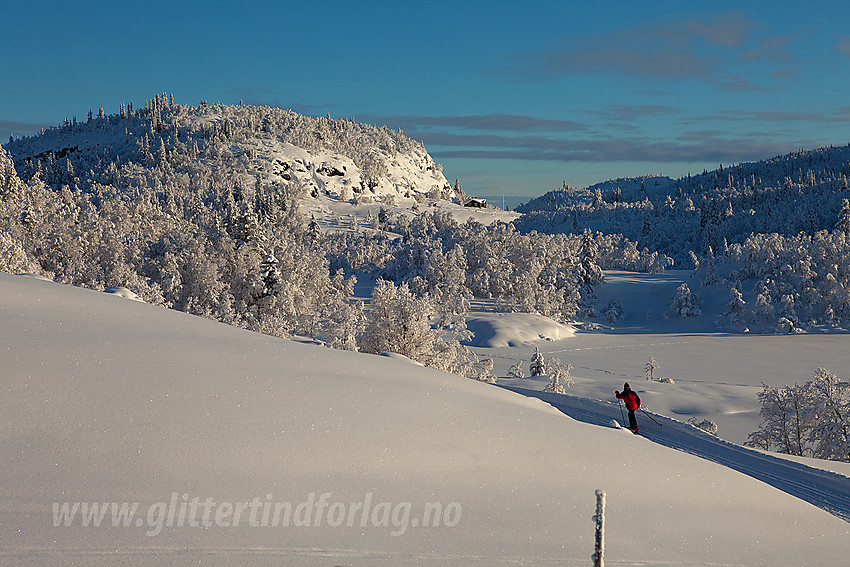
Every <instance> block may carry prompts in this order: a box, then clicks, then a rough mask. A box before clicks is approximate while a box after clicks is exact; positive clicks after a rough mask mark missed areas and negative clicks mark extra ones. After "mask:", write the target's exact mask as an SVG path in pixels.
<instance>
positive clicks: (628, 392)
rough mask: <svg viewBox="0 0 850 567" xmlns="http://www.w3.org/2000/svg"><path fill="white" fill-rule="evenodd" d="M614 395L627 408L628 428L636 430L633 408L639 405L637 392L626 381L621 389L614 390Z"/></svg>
mask: <svg viewBox="0 0 850 567" xmlns="http://www.w3.org/2000/svg"><path fill="white" fill-rule="evenodd" d="M614 395H616V396H617V399H618V400H623V402H624V403H625V404H626V409H627V410H629V429H631V430H632V431H634V432H635V433H637V432H638V424H637V420H636V419H635V410H636V409H638V408H639V407H640V397H639V396H638V395H637V393H636V392H635V391H634V390H632V389H631V388H630V387H629V383H628V382H626V383H625V384H623V391H622V392H620V391H619V390H614Z"/></svg>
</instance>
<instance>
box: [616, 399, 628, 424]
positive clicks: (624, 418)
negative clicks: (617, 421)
mask: <svg viewBox="0 0 850 567" xmlns="http://www.w3.org/2000/svg"><path fill="white" fill-rule="evenodd" d="M617 405H618V406H620V417H621V418H622V419H623V423H626V415H625V414H624V413H623V400H617Z"/></svg>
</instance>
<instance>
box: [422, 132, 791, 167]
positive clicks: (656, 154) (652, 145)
mask: <svg viewBox="0 0 850 567" xmlns="http://www.w3.org/2000/svg"><path fill="white" fill-rule="evenodd" d="M502 145H504V146H513V147H495V146H494V145H490V146H489V147H470V148H459V149H437V150H432V151H431V153H432V154H433V155H434V157H435V158H437V159H446V158H480V159H518V160H525V161H541V160H549V161H562V162H618V161H640V162H645V163H671V162H681V163H689V162H690V163H693V162H701V163H704V162H712V161H716V162H718V163H722V162H736V161H741V160H748V159H753V160H755V159H761V158H763V157H765V156H773V155H778V154H782V153H785V152H787V151H789V149H790V148H789V147H788V146H787V144H783V143H774V142H764V141H759V140H752V139H749V138H738V139H736V138H720V137H706V138H702V139H699V138H695V139H694V141H693V142H682V141H675V140H674V141H657V140H651V139H648V138H628V139H616V140H613V139H609V140H597V139H593V140H589V139H585V140H557V141H556V140H539V139H538V140H512V141H510V142H509V141H503V143H502Z"/></svg>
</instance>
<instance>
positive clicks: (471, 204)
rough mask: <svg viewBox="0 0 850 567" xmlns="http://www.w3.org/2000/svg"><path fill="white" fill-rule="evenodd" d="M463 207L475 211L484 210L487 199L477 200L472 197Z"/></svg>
mask: <svg viewBox="0 0 850 567" xmlns="http://www.w3.org/2000/svg"><path fill="white" fill-rule="evenodd" d="M463 206H464V207H475V208H477V209H485V208H487V199H479V198H477V197H472V198H470V199H469V200H468V201H467V202H466V203H464V204H463Z"/></svg>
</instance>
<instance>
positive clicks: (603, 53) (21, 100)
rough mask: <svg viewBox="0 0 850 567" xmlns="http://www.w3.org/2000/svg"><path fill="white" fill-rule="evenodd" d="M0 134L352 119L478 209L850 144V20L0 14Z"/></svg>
mask: <svg viewBox="0 0 850 567" xmlns="http://www.w3.org/2000/svg"><path fill="white" fill-rule="evenodd" d="M0 14H2V18H0V40H2V42H3V48H4V53H5V57H4V61H3V62H2V64H0V85H2V87H0V132H5V134H3V138H2V139H3V140H5V139H7V136H8V133H9V132H15V133H16V134H27V133H31V132H33V131H37V130H38V129H39V128H41V127H42V126H51V125H56V124H59V123H60V122H61V121H62V119H63V118H65V117H68V118H71V117H73V116H76V117H78V119H83V118H84V117H85V116H86V114H87V113H88V111H89V109H92V110H94V111H95V112H97V109H98V108H99V107H103V108H104V109H105V111H106V112H107V113H116V112H118V110H119V105H120V103H121V102H133V103H134V104H135V105H143V104H144V101H145V100H148V99H150V98H151V97H152V96H153V95H154V94H155V93H159V92H168V93H173V94H174V97H175V101H176V102H178V103H185V104H193V105H194V104H197V103H198V102H199V101H200V100H201V99H206V100H208V101H211V102H215V101H220V102H224V103H238V102H239V101H240V100H243V101H244V102H246V103H254V104H269V105H274V106H281V107H284V108H292V109H293V110H296V111H298V112H301V113H304V114H311V115H317V114H330V115H331V116H333V117H353V118H355V119H357V120H359V121H362V122H368V123H373V124H379V125H384V124H385V125H388V126H390V127H393V128H401V129H403V130H404V131H405V133H406V134H408V135H410V136H411V137H414V138H417V139H420V140H422V141H423V142H424V143H425V145H426V147H427V148H428V150H429V151H430V152H431V154H432V155H433V156H434V158H435V159H436V160H437V161H438V162H439V163H442V164H443V166H444V173H445V174H446V176H447V177H449V178H450V179H451V180H452V181H453V180H454V178H455V177H459V178H460V180H461V183H462V184H463V186H464V188H465V189H466V191H467V192H468V193H472V194H478V195H481V196H488V197H490V198H491V199H495V198H498V197H499V196H501V195H503V194H504V195H522V196H525V197H526V198H528V197H533V196H537V195H540V194H542V193H544V192H546V191H548V190H551V189H553V188H555V187H558V186H560V185H561V183H562V182H563V181H566V182H567V183H569V184H571V185H573V186H580V187H583V186H586V185H589V184H591V183H594V182H596V181H603V180H606V179H610V178H615V177H622V176H633V175H642V174H647V173H662V174H664V175H669V176H671V177H679V176H682V175H686V174H687V173H688V172H691V173H697V172H701V171H702V170H703V169H713V168H716V167H717V166H718V165H719V164H721V163H723V164H724V165H725V164H730V163H737V162H739V161H751V160H758V159H761V158H766V157H772V156H774V155H777V154H781V153H786V152H788V151H791V150H795V149H800V148H811V147H820V146H823V145H828V144H835V145H839V144H840V145H844V144H847V143H848V142H850V28H848V27H847V22H848V21H850V5H848V4H847V3H846V2H840V1H836V2H812V3H803V2H797V1H794V2H791V1H784V0H772V1H748V2H740V1H735V2H726V1H723V0H715V1H713V2H711V3H707V2H683V1H681V0H679V1H676V2H666V1H656V2H635V1H631V0H629V1H605V0H597V1H594V2H586V1H583V2H571V1H559V2H543V1H535V0H526V1H523V2H500V1H497V0H490V1H488V2H475V1H472V2H459V1H454V2H443V1H432V2H397V1H394V2H384V1H372V2H356V1H350V2H322V1H314V2H232V3H230V2H217V1H214V0H208V1H206V2H203V3H201V2H180V1H179V0H173V1H168V2H163V1H157V0H154V1H149V2H145V3H129V2H113V1H109V2H95V1H90V2H67V1H62V2H58V1H57V2H52V1H40V0H30V1H28V2H21V1H20V0H0Z"/></svg>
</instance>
